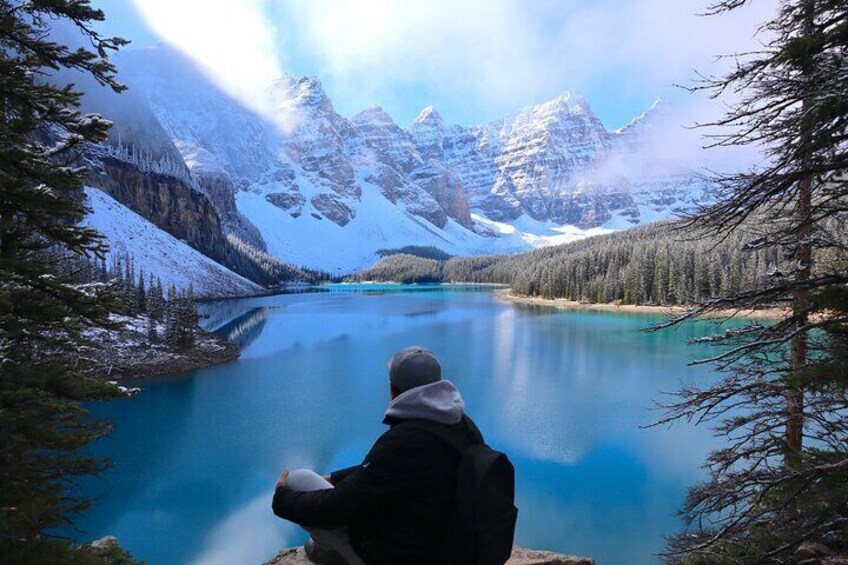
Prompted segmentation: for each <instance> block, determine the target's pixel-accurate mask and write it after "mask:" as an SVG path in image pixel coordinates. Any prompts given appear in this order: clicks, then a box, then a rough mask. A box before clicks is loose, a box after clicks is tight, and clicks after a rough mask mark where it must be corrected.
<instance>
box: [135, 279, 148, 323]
mask: <svg viewBox="0 0 848 565" xmlns="http://www.w3.org/2000/svg"><path fill="white" fill-rule="evenodd" d="M135 296H136V298H135V303H136V307H137V308H138V313H139V314H147V289H146V288H145V286H144V270H141V271H139V273H138V285H136V287H135Z"/></svg>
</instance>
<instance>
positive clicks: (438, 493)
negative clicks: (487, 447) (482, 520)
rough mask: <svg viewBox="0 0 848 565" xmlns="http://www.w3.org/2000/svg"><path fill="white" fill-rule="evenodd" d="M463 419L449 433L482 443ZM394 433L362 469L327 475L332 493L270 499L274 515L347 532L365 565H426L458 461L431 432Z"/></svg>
mask: <svg viewBox="0 0 848 565" xmlns="http://www.w3.org/2000/svg"><path fill="white" fill-rule="evenodd" d="M465 418H467V416H465V417H463V420H462V421H460V422H459V423H458V424H454V425H453V426H447V427H449V428H452V429H453V431H454V432H455V433H457V434H459V435H461V436H463V437H464V438H465V439H467V441H468V442H469V443H470V442H471V441H472V440H481V439H482V438H479V432H477V430H476V426H474V424H473V423H468V422H466V420H465ZM402 422H403V420H400V419H398V418H393V417H391V416H387V417H386V419H385V420H384V423H386V424H388V425H389V426H391V427H390V428H389V430H388V431H387V432H385V433H384V434H383V435H382V436H380V438H379V439H378V440H377V442H376V443H375V444H374V446H373V447H372V448H371V451H370V452H369V453H368V455H367V456H366V457H365V460H364V461H363V463H362V464H361V465H358V466H356V467H351V468H349V469H344V470H342V471H338V472H336V473H334V474H333V475H332V481H331V482H332V483H333V484H334V485H335V488H334V489H328V490H322V491H315V492H296V491H292V490H290V489H287V488H285V487H283V488H280V489H278V490H277V492H276V493H275V494H274V503H273V508H274V513H275V514H276V515H277V516H279V517H281V518H285V519H286V520H290V521H292V522H295V523H297V524H300V525H301V526H304V527H312V528H321V529H332V528H337V527H341V526H348V527H349V528H350V532H351V538H352V541H353V544H354V547H355V548H356V549H357V552H358V553H359V554H360V556H361V557H362V558H363V560H364V561H365V562H366V563H368V565H430V564H434V561H435V552H436V551H437V550H438V546H439V543H440V541H441V539H442V538H443V537H444V534H445V531H446V527H447V523H448V520H449V518H450V515H451V511H452V510H453V504H454V499H455V491H456V477H457V471H458V467H459V460H460V454H459V453H458V452H457V451H456V450H455V449H452V448H450V447H449V446H448V445H447V444H445V443H444V442H443V441H442V440H440V439H438V438H437V437H436V436H435V435H433V434H432V433H431V432H428V431H426V430H422V429H418V428H415V427H412V426H407V425H402Z"/></svg>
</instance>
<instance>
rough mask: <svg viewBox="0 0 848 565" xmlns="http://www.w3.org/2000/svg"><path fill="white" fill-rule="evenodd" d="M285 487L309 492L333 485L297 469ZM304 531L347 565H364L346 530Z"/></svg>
mask: <svg viewBox="0 0 848 565" xmlns="http://www.w3.org/2000/svg"><path fill="white" fill-rule="evenodd" d="M286 487H288V488H290V489H292V490H299V491H302V492H311V491H315V490H325V489H328V488H333V485H332V484H330V483H329V482H328V481H327V480H326V479H324V477H322V476H321V475H319V474H318V473H316V472H315V471H310V470H309V469H297V470H296V471H292V473H291V474H290V475H289V478H288V480H287V481H286ZM306 531H308V532H309V535H311V536H312V539H314V540H315V543H317V544H318V545H320V546H322V547H326V548H329V549H333V550H335V551H336V553H338V554H339V555H341V556H342V557H344V559H345V560H346V561H347V563H348V565H365V562H364V561H363V560H362V559H361V558H360V557H359V555H357V553H356V551H355V550H354V549H353V545H351V543H350V535H349V534H348V532H347V528H337V529H335V530H319V529H316V528H307V529H306Z"/></svg>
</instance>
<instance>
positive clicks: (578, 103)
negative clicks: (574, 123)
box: [547, 90, 592, 114]
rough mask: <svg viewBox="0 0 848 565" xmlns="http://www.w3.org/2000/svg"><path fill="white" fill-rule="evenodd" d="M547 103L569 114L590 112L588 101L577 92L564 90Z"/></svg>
mask: <svg viewBox="0 0 848 565" xmlns="http://www.w3.org/2000/svg"><path fill="white" fill-rule="evenodd" d="M547 104H550V105H552V106H554V107H556V108H557V109H560V110H565V111H567V112H568V113H570V114H581V113H592V107H591V106H590V105H589V102H588V101H587V100H586V99H585V98H584V97H583V96H582V95H581V94H580V93H578V92H573V91H570V90H566V91H565V92H563V93H562V94H560V95H559V96H557V97H556V98H554V99H553V100H551V101H550V102H548V103H547Z"/></svg>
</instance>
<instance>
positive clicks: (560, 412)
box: [79, 287, 714, 565]
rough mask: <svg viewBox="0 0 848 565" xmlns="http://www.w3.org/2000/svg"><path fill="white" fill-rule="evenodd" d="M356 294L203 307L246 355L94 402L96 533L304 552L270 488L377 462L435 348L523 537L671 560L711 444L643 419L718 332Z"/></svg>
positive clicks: (149, 552)
mask: <svg viewBox="0 0 848 565" xmlns="http://www.w3.org/2000/svg"><path fill="white" fill-rule="evenodd" d="M353 290H354V289H353V288H350V287H346V288H345V289H344V291H339V292H335V291H334V292H321V293H305V294H288V295H278V296H266V297H260V298H253V299H245V300H238V301H226V302H219V303H212V304H207V305H205V308H206V309H207V312H206V315H207V317H206V320H207V322H208V323H209V326H208V327H211V328H213V329H217V330H218V331H219V332H221V333H222V335H227V336H229V337H230V338H231V339H233V340H234V341H235V342H237V343H239V344H240V346H241V348H242V355H241V357H240V358H239V359H238V360H237V361H235V362H233V363H230V364H226V365H222V366H217V367H212V368H209V369H205V370H202V371H198V372H196V373H195V374H193V375H191V376H190V377H186V378H179V379H158V380H156V381H153V382H149V383H144V384H143V386H144V389H145V391H144V393H143V394H142V395H140V396H138V397H136V398H134V399H127V400H122V401H119V402H116V403H112V404H108V405H102V406H97V407H96V410H95V412H96V413H97V414H98V415H100V416H103V417H108V418H110V419H113V420H115V422H116V433H115V434H114V435H113V436H111V437H110V438H108V439H106V440H105V441H103V442H101V443H100V444H98V445H97V450H98V452H99V453H104V454H108V455H110V456H111V457H112V458H113V459H114V461H115V463H116V466H115V468H114V469H113V470H112V471H110V472H109V473H108V474H107V477H106V481H104V482H97V481H92V482H91V483H88V484H86V485H85V488H86V489H87V492H88V493H90V494H95V495H100V494H102V495H104V496H105V497H104V499H103V501H102V502H101V503H100V504H98V505H97V506H96V507H95V508H94V509H93V510H92V511H91V512H90V513H88V514H87V515H86V516H85V517H84V519H83V520H82V521H81V522H80V524H79V525H80V526H81V527H82V528H83V529H84V530H85V533H84V534H81V537H85V538H89V539H90V538H92V537H96V536H102V535H106V534H111V535H116V536H118V538H119V539H120V540H121V542H122V544H124V545H126V546H127V547H128V548H129V549H130V550H132V551H133V552H134V553H135V554H136V555H137V556H138V557H139V558H141V559H145V560H147V561H148V562H150V563H153V564H165V565H168V564H178V563H190V562H191V563H259V562H261V561H262V559H266V558H269V557H271V556H272V555H273V553H274V552H275V551H276V550H277V549H279V548H280V547H283V546H284V545H287V544H293V543H299V542H300V541H302V540H303V536H304V534H303V532H302V531H301V530H300V529H298V528H294V527H291V526H287V525H285V524H284V523H283V522H281V521H279V520H277V519H275V518H274V517H273V516H272V515H271V512H270V494H271V492H270V491H271V485H273V483H274V481H275V480H276V477H277V475H278V474H279V472H280V470H281V469H282V468H283V467H284V466H289V467H300V466H308V467H312V468H315V469H318V470H330V469H333V468H336V467H340V466H344V465H348V464H352V463H355V462H358V461H360V460H361V458H362V457H363V456H364V454H365V452H366V451H367V449H368V448H369V447H370V445H371V443H372V442H373V440H374V439H375V438H376V436H377V435H378V434H379V433H381V431H382V430H383V427H382V425H381V423H380V421H381V418H382V414H383V411H384V410H385V407H386V404H387V402H388V390H387V388H388V386H387V378H386V375H385V362H386V359H388V358H389V357H390V356H391V354H392V353H394V352H395V351H396V350H397V349H400V348H401V347H404V346H407V345H410V344H412V343H418V344H421V345H424V346H427V347H430V348H431V349H433V350H434V351H436V352H437V353H438V354H439V356H440V358H441V359H442V361H443V368H444V374H445V376H446V377H447V378H449V379H451V380H452V381H454V382H455V383H456V384H457V385H458V386H459V388H460V389H461V390H462V393H463V395H464V396H465V399H466V403H467V405H468V410H469V413H470V414H471V415H472V416H473V417H474V418H475V419H476V420H477V421H478V423H479V424H480V426H481V428H482V429H483V431H484V433H485V434H486V436H487V439H488V440H489V443H491V444H492V445H493V446H495V447H498V448H501V449H504V450H505V451H507V452H508V453H509V454H510V456H511V457H512V459H513V461H514V463H515V465H516V469H517V497H518V499H519V507H520V511H521V513H520V518H519V526H518V533H517V536H518V537H517V542H518V543H520V544H523V545H527V546H532V547H538V548H548V549H555V550H561V551H566V552H571V553H583V554H588V555H592V556H594V557H595V558H596V559H597V560H598V562H599V563H612V564H616V563H627V564H641V563H654V562H656V559H655V558H654V556H653V554H654V553H655V552H656V551H657V550H659V549H660V547H661V545H662V537H663V535H666V534H669V533H672V532H673V531H675V530H676V529H677V528H678V527H679V523H678V521H677V518H676V517H675V515H674V511H675V510H676V508H677V507H678V506H679V504H680V503H681V501H682V498H683V496H684V492H685V488H686V486H687V485H688V484H690V483H692V482H693V481H694V480H696V479H697V478H698V477H699V476H700V470H699V464H700V462H701V461H702V458H703V455H704V453H705V452H706V451H707V450H708V448H709V447H710V445H711V444H712V442H713V441H714V440H713V439H712V438H711V437H710V435H709V432H708V430H692V429H691V428H685V427H684V428H678V429H674V430H672V431H670V432H669V431H667V430H657V429H650V430H643V429H640V426H641V425H643V424H645V423H648V422H650V421H651V420H652V419H653V417H655V414H653V413H652V412H651V411H650V407H651V406H652V401H653V399H654V398H655V397H656V396H657V394H658V392H659V391H661V390H674V389H676V388H677V387H678V384H679V379H684V380H699V379H703V378H709V375H708V373H707V372H706V370H705V369H704V368H693V367H687V366H686V362H687V361H689V360H691V359H692V358H694V357H696V356H698V355H700V354H702V353H704V351H703V350H699V349H698V348H691V347H686V346H684V343H685V341H686V340H687V339H688V338H691V337H695V336H697V335H701V334H702V333H704V332H705V331H706V330H705V328H704V327H703V326H699V325H693V326H689V327H687V328H685V329H683V330H678V331H670V332H664V333H660V334H646V333H643V332H640V331H639V330H640V328H642V327H644V326H645V325H647V324H649V323H651V322H652V321H655V318H650V317H645V316H634V315H615V314H608V313H597V312H564V311H557V310H550V309H525V308H521V309H516V308H513V307H511V306H510V305H507V304H503V303H500V302H497V301H495V300H493V298H492V296H491V294H490V293H489V292H486V291H481V290H480V289H474V290H473V291H468V290H467V289H466V290H463V291H462V292H459V291H456V290H453V289H451V290H445V289H442V288H438V287H435V288H434V287H429V288H427V289H422V288H416V291H415V292H408V293H407V292H398V290H401V289H399V288H398V287H393V288H392V292H387V291H385V289H382V290H380V291H379V292H377V293H374V292H369V293H367V294H363V293H357V292H353ZM372 290H373V289H372ZM174 532H179V535H174Z"/></svg>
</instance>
